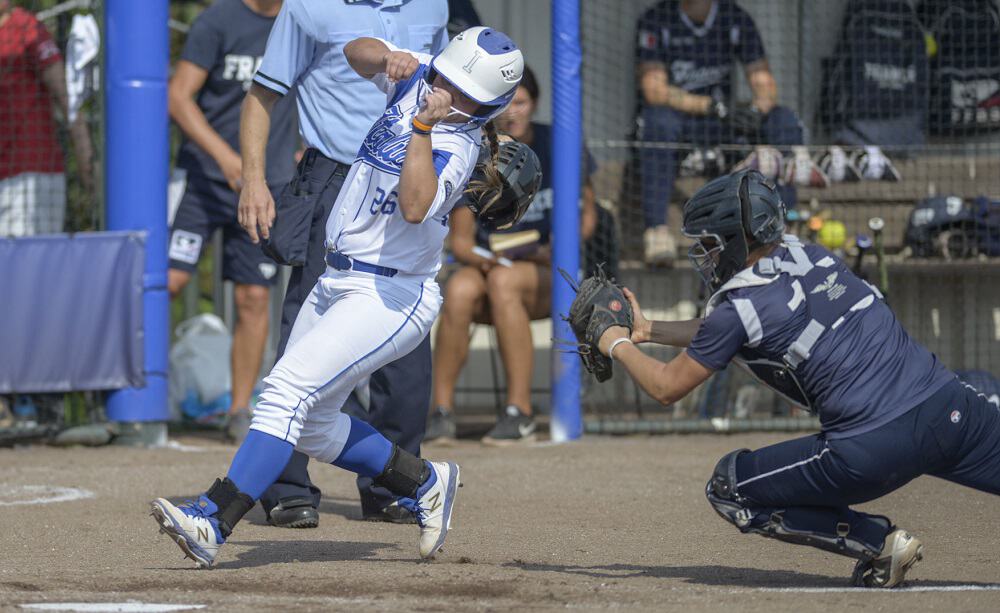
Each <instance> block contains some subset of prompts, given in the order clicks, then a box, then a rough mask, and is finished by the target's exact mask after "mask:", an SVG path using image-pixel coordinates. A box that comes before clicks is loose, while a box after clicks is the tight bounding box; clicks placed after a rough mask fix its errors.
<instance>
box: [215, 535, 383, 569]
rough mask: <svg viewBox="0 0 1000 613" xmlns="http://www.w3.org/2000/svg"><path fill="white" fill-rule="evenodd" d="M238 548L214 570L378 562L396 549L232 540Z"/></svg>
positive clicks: (337, 543)
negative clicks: (359, 561)
mask: <svg viewBox="0 0 1000 613" xmlns="http://www.w3.org/2000/svg"><path fill="white" fill-rule="evenodd" d="M232 544H234V545H239V546H241V547H250V549H249V550H247V551H240V552H239V553H237V554H236V559H229V560H226V561H224V562H220V563H218V564H216V565H215V566H213V568H217V569H227V568H254V567H257V566H267V565H269V564H284V563H288V564H291V563H296V564H298V563H303V562H341V561H345V560H379V559H382V558H384V556H383V555H381V554H380V553H379V552H380V551H386V550H393V549H395V550H398V549H399V547H398V546H397V545H394V544H391V543H372V542H352V541H334V540H324V541H238V540H234V541H232Z"/></svg>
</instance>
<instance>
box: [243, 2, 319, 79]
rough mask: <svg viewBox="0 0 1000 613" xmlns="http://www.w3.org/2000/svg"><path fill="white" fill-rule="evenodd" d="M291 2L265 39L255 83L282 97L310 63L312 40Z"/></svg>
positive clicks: (284, 7)
mask: <svg viewBox="0 0 1000 613" xmlns="http://www.w3.org/2000/svg"><path fill="white" fill-rule="evenodd" d="M291 5H292V3H291V2H285V3H284V4H283V5H282V7H281V11H280V12H279V13H278V17H277V18H276V19H275V20H274V26H272V27H271V34H270V35H269V36H268V37H267V48H266V49H265V50H264V58H263V60H262V61H261V64H260V68H258V69H257V74H256V75H254V78H253V80H254V83H257V84H258V85H261V86H263V87H266V88H267V89H269V90H271V91H273V92H276V93H278V94H280V95H282V96H284V95H285V94H287V93H288V91H289V90H290V89H291V88H292V87H293V86H294V85H295V82H296V81H298V79H299V77H300V76H301V75H302V73H304V72H305V70H306V68H308V67H309V64H310V63H311V62H312V59H313V54H314V52H315V48H316V41H315V39H314V38H313V37H312V36H311V35H310V34H309V32H308V31H307V30H306V28H305V27H303V24H300V23H299V21H298V19H297V17H296V16H295V15H294V14H293V10H292V7H291Z"/></svg>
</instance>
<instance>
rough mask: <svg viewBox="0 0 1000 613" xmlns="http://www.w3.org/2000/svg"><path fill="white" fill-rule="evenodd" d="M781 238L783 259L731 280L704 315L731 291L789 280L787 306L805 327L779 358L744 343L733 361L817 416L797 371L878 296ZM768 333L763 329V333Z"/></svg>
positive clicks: (829, 260)
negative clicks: (800, 315)
mask: <svg viewBox="0 0 1000 613" xmlns="http://www.w3.org/2000/svg"><path fill="white" fill-rule="evenodd" d="M783 240H784V242H783V243H782V246H783V247H785V248H787V249H788V253H787V254H786V255H785V256H784V257H782V258H763V259H761V260H760V261H759V262H757V264H756V265H754V267H753V269H752V270H746V271H743V272H742V273H740V274H738V275H737V276H735V277H733V278H732V279H730V280H729V282H728V283H726V284H725V285H723V286H722V288H721V289H719V291H718V292H716V293H715V294H713V295H712V297H711V298H709V300H708V304H707V306H706V309H705V313H706V317H707V316H708V314H709V313H711V312H712V309H714V308H715V307H716V306H718V305H719V304H720V303H721V302H722V300H723V298H724V297H725V295H726V293H728V292H730V291H732V290H735V289H740V288H744V287H754V286H761V285H768V284H770V283H772V282H773V281H776V280H777V279H779V278H781V276H782V275H788V276H789V277H791V281H790V285H791V287H792V292H793V294H792V297H791V300H789V301H788V302H787V306H788V309H789V316H791V315H792V313H795V312H797V311H798V310H799V309H805V313H806V321H807V322H808V323H806V325H805V327H804V328H803V329H802V330H801V331H800V332H799V334H798V336H797V337H796V338H795V340H794V341H793V342H792V343H791V344H790V345H789V346H788V347H787V348H785V349H784V350H783V351H782V352H781V353H780V355H774V353H773V352H764V351H763V350H761V349H759V348H758V347H757V345H759V343H755V346H754V347H750V346H747V345H744V346H743V347H742V348H741V349H740V352H739V354H738V356H737V357H736V358H734V361H735V362H736V363H737V364H738V365H739V366H742V367H743V368H745V369H746V370H747V371H749V372H750V374H751V375H753V376H754V377H755V378H756V379H757V380H759V381H760V382H761V383H763V384H764V385H766V386H768V387H769V388H771V389H772V390H774V391H775V392H777V393H778V394H780V395H782V396H783V397H784V398H785V399H786V400H788V401H789V402H791V403H793V404H796V405H798V406H800V407H802V408H804V409H806V410H808V411H810V412H816V407H815V406H814V402H813V398H812V397H811V396H810V394H809V393H808V392H807V391H806V389H807V387H808V386H807V385H806V384H805V382H804V381H803V379H802V374H801V368H800V367H801V366H802V365H803V363H805V362H806V361H807V360H808V359H809V358H810V357H812V354H813V348H814V347H815V345H816V343H817V342H818V341H819V340H820V338H822V337H823V336H824V335H826V334H836V330H837V328H838V327H839V326H840V324H842V323H843V322H844V319H845V318H846V317H847V315H848V314H850V313H851V312H852V311H861V310H864V309H866V308H868V307H870V306H871V305H872V304H874V302H875V300H877V299H880V298H881V297H882V296H881V294H880V293H879V292H878V290H877V289H875V288H874V287H873V286H872V285H869V284H868V283H867V282H865V281H863V280H862V279H859V278H858V277H856V276H855V275H854V274H853V273H851V271H850V270H849V269H848V268H847V266H846V265H845V264H844V263H843V262H842V261H841V260H839V259H837V258H835V257H833V256H831V255H829V254H828V253H827V252H826V251H825V250H823V251H820V252H819V253H818V254H817V253H816V252H817V251H819V249H818V248H816V249H815V250H814V254H815V255H817V256H818V257H816V261H813V259H812V258H810V255H809V253H807V248H806V247H805V246H803V245H802V243H800V242H799V240H798V238H796V237H795V236H791V235H786V236H784V237H783ZM810 250H813V249H810ZM789 257H790V259H789ZM767 332H768V331H767V329H766V328H765V329H764V330H763V333H764V334H767Z"/></svg>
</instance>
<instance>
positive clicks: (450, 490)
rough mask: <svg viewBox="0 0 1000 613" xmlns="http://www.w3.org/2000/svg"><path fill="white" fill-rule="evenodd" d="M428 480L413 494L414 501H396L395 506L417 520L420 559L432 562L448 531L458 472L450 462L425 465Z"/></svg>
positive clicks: (456, 465) (456, 490) (453, 506)
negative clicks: (409, 513) (411, 514)
mask: <svg viewBox="0 0 1000 613" xmlns="http://www.w3.org/2000/svg"><path fill="white" fill-rule="evenodd" d="M428 464H429V465H430V468H431V476H430V478H428V479H427V481H426V482H425V483H424V484H423V485H421V486H420V488H419V489H418V490H417V493H416V496H415V498H400V499H399V504H400V505H401V506H404V507H406V508H407V509H409V510H410V512H411V513H413V515H414V517H416V518H417V523H418V524H419V525H420V556H421V557H422V558H425V559H431V558H433V557H434V556H435V555H436V554H437V553H438V552H439V551H441V548H442V546H443V545H444V540H445V537H447V536H448V530H449V529H450V528H451V515H452V512H453V511H454V510H455V497H456V495H457V494H458V488H459V468H458V464H455V463H453V462H428Z"/></svg>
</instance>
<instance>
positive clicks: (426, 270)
mask: <svg viewBox="0 0 1000 613" xmlns="http://www.w3.org/2000/svg"><path fill="white" fill-rule="evenodd" d="M344 53H345V55H346V56H347V58H348V61H349V62H350V64H351V66H352V68H354V69H355V71H357V72H358V74H360V75H361V76H363V77H366V78H369V79H371V80H372V81H373V82H374V83H375V84H376V85H378V86H379V87H380V88H381V89H382V90H384V91H385V92H386V95H387V98H388V103H387V106H386V110H385V112H384V113H383V115H382V117H381V118H380V119H379V120H378V121H376V122H375V124H374V125H373V126H372V128H371V130H370V131H369V132H368V136H367V137H366V138H365V141H364V143H363V144H362V146H361V149H360V151H359V152H358V156H357V159H356V160H355V162H354V164H353V166H352V167H351V170H350V172H349V174H348V176H347V179H346V180H345V184H344V185H345V186H344V189H342V190H341V192H340V195H339V196H338V198H337V202H336V204H335V205H334V208H333V210H332V212H331V214H330V217H329V219H328V220H327V226H326V228H327V256H326V262H327V271H326V273H325V274H324V275H323V276H322V277H320V279H319V281H318V282H317V284H316V286H315V287H314V288H313V291H312V293H311V294H310V296H309V298H308V299H307V300H306V303H305V304H304V305H303V308H302V309H301V311H300V312H299V315H298V318H297V319H296V321H295V325H294V327H293V328H292V332H291V335H290V336H289V341H288V347H287V349H286V351H285V353H284V355H283V356H282V358H281V359H280V360H279V361H278V363H277V364H276V365H275V366H274V369H273V370H272V371H271V373H270V374H269V375H268V376H267V377H266V378H265V379H264V391H263V392H262V393H261V395H260V401H259V402H258V403H257V407H256V409H255V411H254V416H253V423H252V425H251V427H250V429H251V431H250V434H249V435H248V436H247V438H246V440H245V442H244V443H243V444H242V445H241V447H240V449H239V450H238V451H237V453H236V457H235V458H234V459H233V463H232V465H231V466H230V469H229V473H228V475H227V477H226V478H225V479H217V480H216V482H215V484H213V485H212V487H211V488H210V489H209V490H208V491H207V492H206V493H205V494H203V495H202V496H200V497H199V498H198V499H197V500H194V501H190V502H188V503H185V504H182V505H179V506H175V505H173V504H171V503H170V502H168V501H167V500H165V499H163V498H159V499H157V500H155V501H153V503H152V514H153V516H154V517H155V518H156V519H157V521H158V523H159V524H160V526H161V529H162V531H164V532H166V533H167V534H169V535H170V536H171V538H173V539H174V540H175V541H176V542H177V544H178V545H180V547H181V549H183V550H184V552H185V553H186V554H187V555H188V556H189V557H191V558H192V559H194V560H195V561H196V562H197V563H198V564H199V566H202V567H207V566H210V565H211V564H212V562H213V561H214V559H215V556H216V554H217V552H218V549H219V547H220V546H221V545H222V544H223V543H224V542H225V539H226V538H227V537H228V536H229V534H230V532H231V531H232V529H233V527H234V526H235V524H236V523H237V522H238V521H239V519H240V518H241V517H242V516H243V514H245V513H246V512H247V511H248V510H249V509H250V508H251V507H252V506H253V504H254V501H255V500H256V499H257V498H259V497H260V495H261V494H262V493H263V491H264V490H265V489H266V488H267V487H268V486H269V485H271V483H272V482H273V481H274V480H275V479H276V478H277V477H278V475H279V473H280V472H281V470H282V469H283V468H284V466H285V464H286V463H287V461H288V458H289V457H290V456H291V453H292V450H293V448H297V449H298V450H299V451H302V452H304V453H305V454H307V455H309V456H311V457H313V458H316V459H318V460H321V461H323V462H329V463H332V464H334V465H335V466H339V467H341V468H345V469H347V470H351V471H353V472H356V473H359V474H363V475H367V476H370V477H372V478H374V479H375V483H376V484H378V485H382V486H384V487H386V488H387V489H388V490H390V491H392V492H393V493H395V494H397V495H398V496H400V500H399V504H400V505H401V506H404V507H406V508H409V509H410V510H411V511H412V512H413V513H414V515H415V516H416V518H417V521H418V523H419V524H420V526H421V537H420V554H421V556H423V557H425V558H429V557H433V556H434V554H435V553H436V552H437V551H438V550H440V548H441V546H442V545H443V543H444V539H445V535H446V533H447V530H448V527H449V523H450V519H451V514H452V510H453V506H454V499H455V494H456V492H457V487H458V484H459V481H458V479H459V468H458V466H457V465H456V464H453V463H450V462H428V461H425V460H421V459H419V458H417V457H415V456H413V455H411V454H409V453H408V452H406V451H405V450H402V449H400V448H399V447H397V446H394V445H393V444H392V443H390V442H389V441H388V440H387V439H386V438H385V437H383V436H382V435H381V434H379V433H378V432H376V431H375V430H374V429H372V428H371V426H369V425H368V424H366V423H364V422H362V421H360V420H357V419H354V418H351V417H349V416H347V415H345V414H344V413H342V412H341V411H340V407H341V406H342V405H343V403H344V401H345V400H346V399H347V396H348V395H349V394H350V393H351V390H352V389H354V387H355V386H356V385H357V383H358V382H359V381H360V380H361V379H362V378H364V377H366V376H368V375H369V374H371V373H372V372H373V371H375V370H376V369H378V368H380V367H381V366H383V365H385V364H387V363H389V362H392V361H393V360H395V359H397V358H399V357H401V356H403V355H406V354H407V353H409V352H410V351H411V350H413V349H414V348H415V347H416V346H417V344H418V343H419V342H420V341H421V340H422V339H423V338H424V336H425V335H426V334H427V333H428V332H429V331H430V328H431V324H432V323H433V321H434V318H435V317H436V316H437V312H438V308H439V307H440V304H441V297H440V293H439V290H438V286H437V283H435V281H434V277H435V275H436V273H437V271H438V269H439V268H440V260H441V250H442V247H443V244H444V238H445V236H446V235H447V233H448V220H447V216H448V213H449V212H450V211H451V209H452V208H453V207H454V206H455V205H456V203H457V202H458V201H459V199H460V198H461V196H462V192H463V191H464V190H465V188H466V184H467V183H468V181H469V177H470V175H471V174H472V171H473V168H474V166H475V164H476V162H477V160H478V158H479V147H480V144H481V142H482V140H483V128H482V126H483V125H484V124H485V123H486V122H488V121H489V120H490V119H492V118H493V117H494V116H496V115H497V114H498V113H499V112H500V111H502V110H503V108H504V107H505V106H506V105H507V104H508V103H509V102H510V99H511V98H512V97H513V94H514V90H515V89H516V88H517V84H518V82H519V81H520V78H521V73H522V70H523V65H524V63H523V59H522V57H521V52H520V51H519V50H518V49H517V47H516V45H514V43H513V41H511V40H510V39H509V38H508V37H507V36H506V35H504V34H502V33H501V32H497V31H495V30H492V29H489V28H472V29H470V30H466V31H465V32H463V33H462V34H460V35H458V36H457V37H456V38H455V40H453V41H452V42H451V43H450V44H449V45H448V46H447V47H446V48H445V49H444V50H443V51H442V52H441V53H440V54H438V55H437V56H435V57H433V58H432V57H431V56H428V55H423V54H418V53H413V52H410V51H403V50H398V49H395V48H394V47H392V46H391V45H390V44H388V43H386V42H385V41H381V40H379V39H373V38H360V39H356V40H354V41H352V42H351V43H348V45H347V46H345V48H344ZM490 134H491V138H490V141H491V146H492V145H495V133H493V132H492V131H491V132H490ZM494 149H495V147H494ZM271 222H272V220H271V219H240V223H241V224H243V225H244V227H247V226H248V225H251V226H252V225H256V226H262V227H266V226H269V225H270V224H271Z"/></svg>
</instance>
